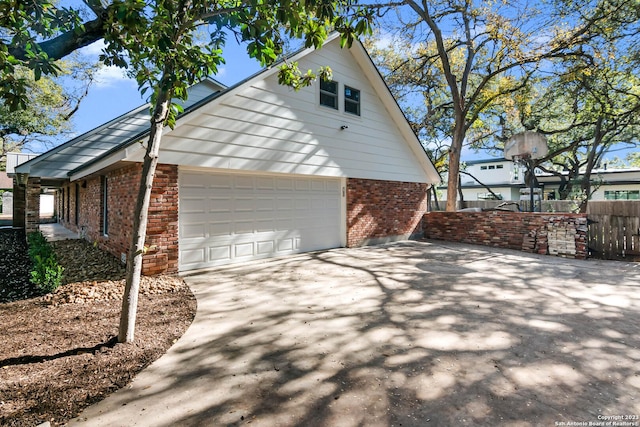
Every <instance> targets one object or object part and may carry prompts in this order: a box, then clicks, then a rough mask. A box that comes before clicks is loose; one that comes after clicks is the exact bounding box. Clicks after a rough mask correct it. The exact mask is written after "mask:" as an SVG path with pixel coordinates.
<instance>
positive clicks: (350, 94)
mask: <svg viewBox="0 0 640 427" xmlns="http://www.w3.org/2000/svg"><path fill="white" fill-rule="evenodd" d="M344 111H345V112H346V113H351V114H355V115H357V116H359V115H360V91H359V90H358V89H354V88H352V87H349V86H345V87H344Z"/></svg>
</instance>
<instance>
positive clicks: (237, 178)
mask: <svg viewBox="0 0 640 427" xmlns="http://www.w3.org/2000/svg"><path fill="white" fill-rule="evenodd" d="M179 179H180V189H179V194H180V204H179V209H180V212H179V227H180V246H179V247H180V270H181V271H186V270H190V269H195V268H204V267H209V266H215V265H220V264H226V263H231V262H239V261H246V260H251V259H260V258H266V257H271V256H278V255H286V254H293V253H298V252H302V251H308V250H316V249H325V248H332V247H337V246H340V242H341V238H340V218H341V210H340V209H341V207H340V206H341V202H340V189H341V186H340V180H339V179H313V178H301V177H291V178H290V177H273V176H260V175H240V174H238V175H233V174H229V175H222V174H216V173H211V174H208V173H203V172H189V171H180V178H179Z"/></svg>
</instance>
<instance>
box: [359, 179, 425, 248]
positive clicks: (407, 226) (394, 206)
mask: <svg viewBox="0 0 640 427" xmlns="http://www.w3.org/2000/svg"><path fill="white" fill-rule="evenodd" d="M426 192H427V184H422V183H414V182H395V181H378V180H369V179H356V178H349V179H347V246H348V247H354V246H360V245H363V244H367V243H368V242H375V241H384V240H385V239H397V238H408V237H410V236H412V235H416V234H418V235H421V234H422V227H421V222H422V217H423V215H424V213H425V212H426V211H427V197H426V196H427V193H426Z"/></svg>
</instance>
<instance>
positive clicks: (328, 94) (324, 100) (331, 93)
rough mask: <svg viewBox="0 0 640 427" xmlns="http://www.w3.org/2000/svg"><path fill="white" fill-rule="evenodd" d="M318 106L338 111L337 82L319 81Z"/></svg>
mask: <svg viewBox="0 0 640 427" xmlns="http://www.w3.org/2000/svg"><path fill="white" fill-rule="evenodd" d="M320 105H324V106H325V107H330V108H333V109H334V110H337V109H338V82H335V81H327V80H320Z"/></svg>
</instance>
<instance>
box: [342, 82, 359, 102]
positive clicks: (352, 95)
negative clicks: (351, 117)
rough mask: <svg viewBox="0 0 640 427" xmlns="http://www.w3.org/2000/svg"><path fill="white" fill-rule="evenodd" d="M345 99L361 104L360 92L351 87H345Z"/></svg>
mask: <svg viewBox="0 0 640 427" xmlns="http://www.w3.org/2000/svg"><path fill="white" fill-rule="evenodd" d="M344 97H345V98H346V99H351V100H353V101H356V102H360V91H359V90H357V89H353V88H350V87H349V86H345V87H344Z"/></svg>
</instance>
